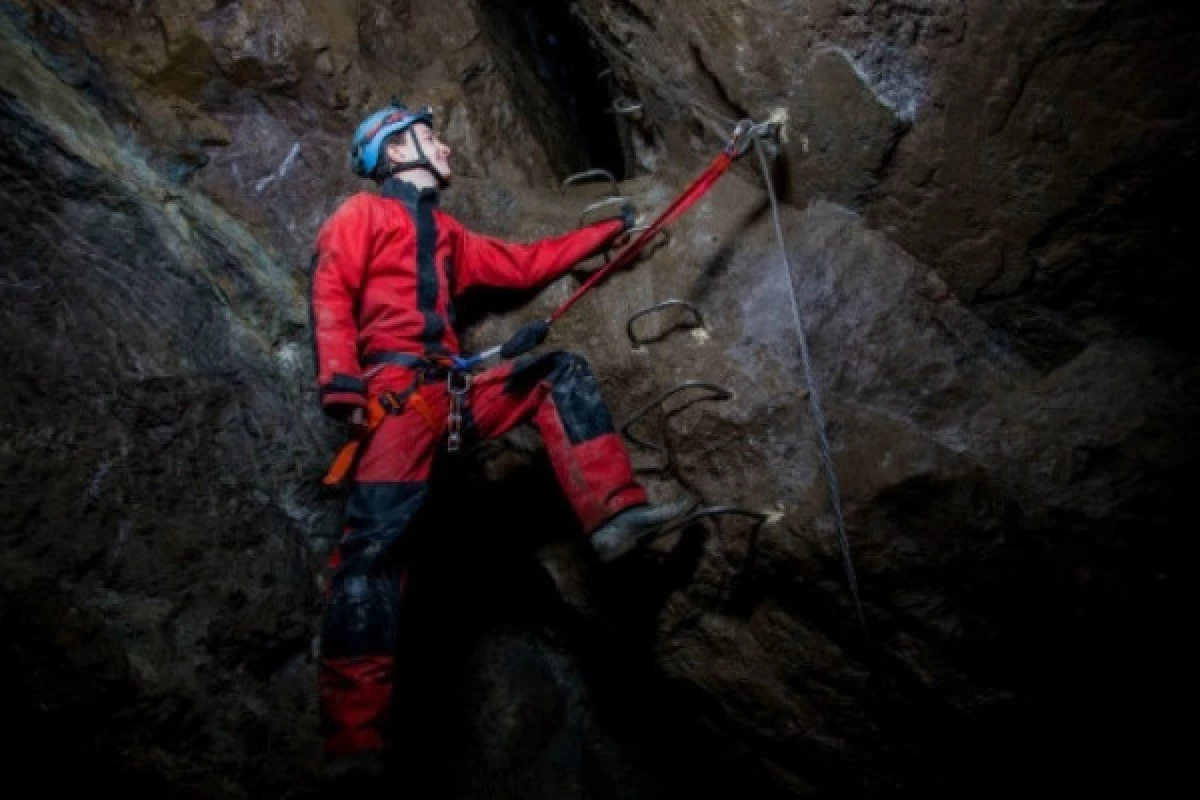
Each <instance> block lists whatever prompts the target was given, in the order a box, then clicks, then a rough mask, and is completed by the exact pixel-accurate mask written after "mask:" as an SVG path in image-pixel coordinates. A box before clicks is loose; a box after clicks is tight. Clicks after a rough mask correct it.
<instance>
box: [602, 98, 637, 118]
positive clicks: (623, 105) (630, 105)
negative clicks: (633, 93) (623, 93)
mask: <svg viewBox="0 0 1200 800" xmlns="http://www.w3.org/2000/svg"><path fill="white" fill-rule="evenodd" d="M608 110H609V111H610V112H612V113H613V114H621V115H623V116H632V115H633V114H640V113H642V104H641V103H639V102H637V101H636V100H631V99H630V98H628V97H617V98H615V99H614V100H613V102H612V106H611V107H610V108H609V109H608Z"/></svg>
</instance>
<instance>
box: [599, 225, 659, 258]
mask: <svg viewBox="0 0 1200 800" xmlns="http://www.w3.org/2000/svg"><path fill="white" fill-rule="evenodd" d="M648 230H650V226H649V225H635V226H634V227H632V228H630V229H629V230H627V231H625V232H624V233H622V234H621V235H620V236H618V237H617V238H615V239H613V240H612V241H611V242H609V243H608V245H607V246H606V247H605V248H604V260H605V261H606V262H607V261H611V260H612V251H613V248H616V249H618V250H620V249H621V248H623V247H625V245H627V244H629V243H630V242H632V241H633V240H634V239H636V238H637V237H638V235H639V234H641V233H644V232H645V231H648ZM670 243H671V232H670V231H668V230H667V229H666V228H659V230H658V233H656V234H655V235H654V241H653V242H651V243H649V244H647V245H646V248H645V249H644V250H643V251H642V252H641V254H639V255H638V258H649V257H650V256H651V255H653V254H654V252H655V251H656V250H658V248H660V247H666V246H667V245H668V244H670Z"/></svg>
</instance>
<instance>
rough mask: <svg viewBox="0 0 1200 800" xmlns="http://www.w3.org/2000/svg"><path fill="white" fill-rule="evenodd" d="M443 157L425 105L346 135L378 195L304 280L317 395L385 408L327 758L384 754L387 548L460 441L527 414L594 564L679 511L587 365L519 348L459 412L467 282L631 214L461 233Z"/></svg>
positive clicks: (329, 607) (334, 600)
mask: <svg viewBox="0 0 1200 800" xmlns="http://www.w3.org/2000/svg"><path fill="white" fill-rule="evenodd" d="M449 158H450V148H449V147H447V146H446V145H445V144H444V143H443V142H441V141H440V140H439V139H438V137H437V135H436V133H435V132H434V128H433V114H432V112H431V111H430V110H429V109H410V108H408V107H405V106H404V105H401V104H398V103H394V104H393V105H391V106H389V107H387V108H384V109H382V110H380V111H377V112H375V113H374V114H372V115H371V116H369V117H368V118H367V119H366V120H365V121H364V122H363V123H362V124H361V125H360V126H359V128H358V130H357V131H356V132H355V135H354V142H353V148H352V151H351V164H352V167H353V169H354V171H355V172H356V173H357V174H358V175H360V176H362V177H368V178H371V179H373V180H375V181H376V182H377V183H378V184H379V185H380V191H379V192H378V193H375V192H361V193H359V194H356V195H354V196H353V197H351V198H349V199H348V200H346V201H345V202H344V203H343V204H342V205H341V206H340V207H339V208H338V209H337V210H336V211H335V212H334V213H333V215H332V216H331V217H330V218H329V219H328V220H327V221H326V222H325V224H324V225H323V226H322V228H321V230H320V232H319V234H318V236H317V241H316V253H315V255H314V261H313V272H312V311H313V327H314V337H315V342H316V357H317V380H318V384H319V389H320V397H321V403H322V406H323V408H324V410H325V411H326V412H327V413H328V414H330V415H331V416H333V417H335V418H337V419H340V420H344V421H346V422H348V423H349V424H350V425H351V426H352V428H354V429H357V430H358V431H359V432H360V433H363V432H365V430H366V429H365V428H364V425H365V424H366V422H367V420H368V418H369V415H368V410H369V409H371V403H372V400H373V399H374V400H376V401H380V400H382V401H385V402H383V403H382V407H383V408H384V411H385V412H386V413H383V414H382V416H378V415H377V416H376V419H375V424H373V425H371V427H370V431H369V436H362V442H361V444H362V447H361V450H360V451H359V452H358V455H357V460H356V462H355V463H354V465H353V467H352V479H353V482H352V485H351V487H350V490H349V495H348V497H347V499H346V509H345V519H344V525H343V535H342V539H341V541H340V543H339V545H338V547H337V548H336V549H335V551H334V554H333V557H332V559H331V569H332V574H331V580H330V582H329V590H328V596H327V598H326V605H325V612H324V620H323V624H322V631H321V638H320V645H321V647H320V659H319V690H320V700H321V712H322V719H323V731H324V735H325V745H326V750H327V752H328V753H329V754H330V755H331V756H332V757H334V758H335V759H336V758H337V757H342V756H354V755H356V754H364V753H365V754H370V755H371V757H374V754H377V753H379V751H381V750H382V749H383V748H384V747H385V744H386V742H387V738H388V725H389V723H388V709H389V706H390V704H391V694H392V673H393V667H394V663H395V659H396V656H397V649H398V642H397V613H398V609H399V606H400V603H401V602H402V601H403V598H404V583H405V581H404V575H405V571H404V564H403V563H402V561H403V558H402V557H400V558H398V557H397V553H399V552H402V550H403V548H398V547H397V545H398V544H399V543H400V542H402V540H403V538H404V535H405V532H406V530H407V529H408V527H409V523H410V521H411V520H412V518H413V516H414V514H415V513H416V512H417V510H418V509H419V508H420V507H421V505H422V504H423V503H424V502H425V500H426V496H427V495H428V492H429V478H430V470H431V466H432V463H433V460H434V456H435V455H436V453H437V452H438V450H439V448H440V447H442V446H443V445H444V443H445V441H446V438H447V424H448V422H447V421H448V420H449V419H450V416H451V411H452V410H454V411H459V412H460V413H459V414H458V416H459V419H458V420H455V423H456V424H455V426H454V430H453V433H454V434H455V436H456V437H457V436H458V435H461V437H462V438H463V440H464V441H465V442H467V443H469V442H470V441H471V440H472V439H486V438H490V437H495V436H500V435H501V434H503V433H505V432H506V431H508V430H509V429H511V428H512V427H513V426H515V425H517V424H518V423H521V422H524V421H526V420H529V421H532V423H533V425H534V426H535V427H536V428H537V430H538V431H539V432H540V434H541V436H542V438H543V440H544V442H545V446H546V450H547V452H548V454H549V459H550V463H551V465H552V467H553V469H554V474H555V476H556V477H557V479H558V482H559V484H560V485H561V486H562V489H563V491H564V493H565V494H566V497H567V500H568V501H569V502H570V505H571V507H572V509H573V510H574V512H575V514H576V516H577V517H578V519H579V523H580V525H581V526H582V528H583V530H584V531H585V533H587V534H589V540H590V542H591V544H592V546H593V548H594V550H595V552H596V553H597V555H598V556H599V559H600V561H601V562H607V561H611V560H612V559H614V558H616V557H618V556H620V555H622V554H624V553H627V552H629V551H630V550H631V549H633V548H634V547H635V546H636V544H637V543H638V542H639V541H640V540H642V539H643V537H645V536H646V535H647V534H649V533H652V532H654V531H655V530H657V529H658V528H660V527H661V526H662V525H663V523H665V522H667V521H670V520H671V519H674V518H675V517H677V516H679V515H680V514H681V513H683V511H685V510H686V508H687V506H688V504H689V502H690V501H689V500H688V499H686V498H685V499H682V500H678V501H675V502H672V503H667V504H662V505H656V504H651V503H648V502H647V497H646V492H645V490H644V489H643V488H642V487H641V486H640V485H639V484H638V482H637V480H636V479H635V478H634V473H633V468H632V466H631V464H630V461H629V456H628V454H627V453H626V451H625V447H624V444H623V443H622V441H621V439H620V437H619V435H618V434H617V433H616V432H615V430H614V427H613V422H612V418H611V416H610V415H609V412H608V409H607V407H606V405H605V403H604V400H603V398H602V397H601V395H600V392H599V389H598V387H597V384H596V380H595V378H594V376H593V374H592V372H591V370H590V369H589V367H588V365H587V363H586V361H584V359H583V358H581V357H580V356H578V355H574V354H571V353H566V352H552V353H546V354H542V355H528V356H524V357H521V358H519V359H517V360H516V361H512V362H508V363H504V364H502V365H500V366H496V367H493V368H490V369H487V370H485V371H483V372H481V373H478V374H475V375H472V376H470V378H469V379H468V378H466V377H465V376H462V375H458V376H457V378H458V381H459V388H460V389H462V390H463V394H461V395H460V396H461V397H462V404H461V407H460V408H454V407H453V404H452V397H451V394H450V392H449V389H448V385H447V380H446V378H447V375H448V373H449V372H450V371H451V370H452V368H453V367H452V364H453V356H456V355H458V354H459V342H458V336H457V334H456V332H455V312H454V301H455V298H457V297H459V295H461V294H462V293H463V292H465V291H467V290H468V289H470V288H472V287H479V286H489V287H500V288H512V289H532V288H535V287H537V286H540V285H542V284H545V283H547V282H548V281H551V280H553V279H554V278H556V277H558V276H560V275H562V274H563V273H564V272H566V271H567V270H568V269H570V268H571V267H572V266H574V265H575V264H577V263H578V262H579V261H581V260H583V259H586V258H588V257H590V256H592V255H594V254H596V253H597V252H599V251H600V249H601V248H603V247H604V246H605V245H607V244H608V243H609V242H611V241H612V240H613V239H614V238H615V237H617V236H618V235H620V234H621V233H622V232H624V231H626V230H628V229H629V228H630V227H631V226H632V225H633V216H634V215H633V209H632V207H630V206H626V207H625V208H623V209H622V215H621V217H619V218H615V219H609V220H604V221H602V222H598V223H596V224H594V225H590V226H588V227H585V228H581V229H579V230H575V231H572V232H570V233H566V234H563V235H561V236H556V237H552V238H547V239H543V240H541V241H538V242H534V243H532V244H515V243H510V242H505V241H501V240H499V239H495V238H491V237H488V236H483V235H480V234H477V233H473V232H471V231H469V230H467V228H466V227H464V226H463V225H462V223H460V222H459V221H458V220H456V219H454V218H453V217H451V216H450V215H449V214H447V213H445V212H444V211H442V210H441V209H439V208H438V190H439V189H441V188H443V187H445V186H446V185H447V183H448V181H449V180H450V175H451V171H450V163H449Z"/></svg>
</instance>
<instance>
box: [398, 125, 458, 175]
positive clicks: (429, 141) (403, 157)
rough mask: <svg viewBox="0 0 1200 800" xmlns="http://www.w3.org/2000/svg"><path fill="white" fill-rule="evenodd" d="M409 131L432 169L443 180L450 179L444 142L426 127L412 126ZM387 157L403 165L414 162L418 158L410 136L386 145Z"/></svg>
mask: <svg viewBox="0 0 1200 800" xmlns="http://www.w3.org/2000/svg"><path fill="white" fill-rule="evenodd" d="M409 130H411V131H412V133H413V134H414V135H415V136H416V137H417V141H419V142H420V143H421V149H422V150H423V151H424V152H425V155H426V156H428V157H429V161H430V163H431V164H433V168H434V169H435V170H437V171H438V172H439V173H440V174H441V175H442V177H443V178H449V177H450V147H449V145H447V144H446V143H445V142H443V141H442V140H441V139H439V138H438V137H437V134H436V133H434V132H433V129H432V128H430V127H429V126H428V125H425V124H421V123H418V124H417V125H414V126H412V128H410V129H409ZM388 157H389V158H390V159H391V160H392V161H393V162H396V163H404V162H407V161H416V160H417V159H418V158H420V154H418V153H417V149H416V147H414V146H413V143H412V137H411V136H401V137H400V141H398V142H392V143H390V144H389V145H388Z"/></svg>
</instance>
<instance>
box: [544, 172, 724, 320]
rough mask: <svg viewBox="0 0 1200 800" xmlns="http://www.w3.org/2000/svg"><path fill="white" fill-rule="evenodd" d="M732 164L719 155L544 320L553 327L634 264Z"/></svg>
mask: <svg viewBox="0 0 1200 800" xmlns="http://www.w3.org/2000/svg"><path fill="white" fill-rule="evenodd" d="M731 164H733V157H732V156H731V155H729V154H728V153H726V152H721V153H720V154H719V155H718V156H717V157H716V158H714V159H713V161H712V163H711V164H709V165H708V169H706V170H704V172H702V173H700V176H699V177H698V178H696V180H694V181H692V183H691V185H690V186H688V187H687V188H686V189H684V190H683V192H681V193H680V194H679V196H678V197H676V198H675V200H674V201H673V202H672V203H671V205H669V206H667V207H666V209H665V210H664V211H663V212H662V213H661V214H659V215H658V218H657V219H655V220H654V222H653V223H651V224H650V226H649V227H647V228H646V229H645V230H644V231H642V232H641V234H640V235H639V236H638V237H637V238H636V239H634V240H633V241H632V242H630V243H629V244H628V245H626V246H625V249H624V250H622V251H621V252H620V253H618V254H617V256H616V258H614V259H613V260H612V261H610V262H608V263H607V264H605V265H604V266H603V267H602V268H600V269H598V270H596V271H595V272H593V273H592V274H591V275H590V276H589V277H588V279H587V280H586V281H584V282H583V285H581V286H580V287H579V288H578V289H576V290H575V292H574V293H573V294H572V295H571V296H570V297H568V298H567V299H566V300H565V301H563V303H562V305H560V306H559V307H558V308H556V309H554V313H552V314H551V315H550V317H549V318H548V319H547V320H546V321H547V322H550V323H553V322H556V321H557V320H558V318H559V317H561V316H562V315H563V314H565V313H567V311H569V310H570V308H571V306H573V305H575V303H576V302H578V300H579V298H581V297H583V295H584V294H586V293H587V292H588V290H590V289H591V288H592V287H593V286H595V285H596V284H597V283H599V282H600V281H602V280H604V279H605V278H606V277H607V276H608V275H610V274H612V273H613V272H614V271H615V270H618V269H623V268H625V267H628V266H629V265H630V264H632V263H633V260H634V259H635V258H637V257H638V254H639V253H641V252H642V250H644V249H645V248H646V245H648V244H649V243H650V241H651V240H652V239H653V238H654V237H655V236H657V235H658V233H659V231H661V230H662V229H663V228H665V227H667V226H668V225H670V224H671V223H672V222H674V221H675V220H677V219H679V217H681V216H682V215H683V213H684V212H685V211H687V210H688V209H689V208H691V207H692V206H693V205H694V204H695V203H696V201H697V200H699V199H700V198H701V197H703V196H704V195H705V194H706V193H707V192H708V190H709V189H711V188H712V186H713V184H714V183H716V182H717V179H718V178H720V177H721V176H722V175H724V174H725V171H726V170H727V169H729V167H730V165H731Z"/></svg>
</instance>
